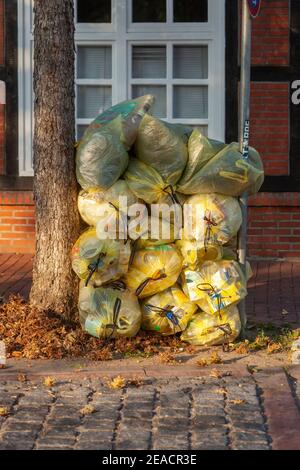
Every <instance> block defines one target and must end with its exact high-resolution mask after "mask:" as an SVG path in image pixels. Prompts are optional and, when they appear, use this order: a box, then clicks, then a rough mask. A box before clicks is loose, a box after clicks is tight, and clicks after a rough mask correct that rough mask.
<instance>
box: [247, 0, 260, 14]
mask: <svg viewBox="0 0 300 470" xmlns="http://www.w3.org/2000/svg"><path fill="white" fill-rule="evenodd" d="M261 1H262V0H248V5H249V10H250V15H251V16H252V18H256V16H257V15H258V14H259V10H260V7H261Z"/></svg>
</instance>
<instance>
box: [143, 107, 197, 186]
mask: <svg viewBox="0 0 300 470" xmlns="http://www.w3.org/2000/svg"><path fill="white" fill-rule="evenodd" d="M134 149H135V154H136V157H137V158H138V159H139V160H141V161H142V162H143V163H145V164H146V165H149V166H151V168H154V169H155V170H156V171H157V172H158V173H159V174H160V175H161V177H162V179H163V180H164V181H165V182H166V184H170V185H175V184H176V182H177V181H178V180H179V178H180V176H181V175H182V172H183V170H184V168H185V166H186V162H187V158H188V152H187V145H186V143H185V142H184V139H183V134H182V132H180V130H179V127H178V125H177V126H176V125H175V126H172V124H166V123H164V122H163V121H160V120H159V119H156V118H155V117H153V116H150V115H149V114H146V115H145V116H144V118H143V120H142V122H141V124H140V126H139V129H138V134H137V139H136V141H135V145H134Z"/></svg>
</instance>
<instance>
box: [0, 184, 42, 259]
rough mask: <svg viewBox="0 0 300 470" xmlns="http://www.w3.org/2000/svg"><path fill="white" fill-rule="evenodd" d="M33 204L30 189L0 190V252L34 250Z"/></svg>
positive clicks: (26, 251) (29, 251)
mask: <svg viewBox="0 0 300 470" xmlns="http://www.w3.org/2000/svg"><path fill="white" fill-rule="evenodd" d="M34 224H35V219H34V204H33V200H32V193H31V192H30V191H27V192H21V191H6V192H5V193H4V192H0V252H1V253H33V252H34V244H35V237H34V228H35V226H34Z"/></svg>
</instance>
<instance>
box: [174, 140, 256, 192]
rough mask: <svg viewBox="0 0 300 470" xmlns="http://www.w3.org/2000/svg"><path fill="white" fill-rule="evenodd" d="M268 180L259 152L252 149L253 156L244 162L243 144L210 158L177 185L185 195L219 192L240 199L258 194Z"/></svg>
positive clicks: (234, 144)
mask: <svg viewBox="0 0 300 470" xmlns="http://www.w3.org/2000/svg"><path fill="white" fill-rule="evenodd" d="M263 181H264V170H263V164H262V161H261V158H260V156H259V153H258V152H257V151H256V150H255V149H254V148H252V147H250V148H249V157H248V159H244V158H243V157H242V154H241V152H240V151H239V145H238V144H237V143H236V142H233V143H231V144H229V145H226V146H225V147H224V148H223V149H221V150H220V151H219V152H218V153H217V154H216V155H214V156H213V157H212V158H210V159H209V160H208V161H207V162H206V163H205V164H204V165H203V166H202V167H201V168H200V169H199V170H198V171H196V173H194V174H193V175H192V176H191V177H190V178H189V179H188V180H186V179H185V180H184V181H183V182H181V181H179V182H178V183H177V191H179V192H181V193H183V194H210V193H219V194H225V195H228V196H240V195H242V194H243V193H248V194H255V193H257V192H258V191H259V189H260V187H261V185H262V183H263Z"/></svg>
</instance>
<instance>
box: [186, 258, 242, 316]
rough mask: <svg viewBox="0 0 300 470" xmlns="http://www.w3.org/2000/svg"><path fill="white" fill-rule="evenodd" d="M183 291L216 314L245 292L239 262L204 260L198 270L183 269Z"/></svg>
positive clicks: (233, 302)
mask: <svg viewBox="0 0 300 470" xmlns="http://www.w3.org/2000/svg"><path fill="white" fill-rule="evenodd" d="M183 286H184V289H183V290H184V292H185V293H186V294H187V295H188V297H189V299H190V300H192V301H195V302H196V303H197V304H198V305H199V307H200V308H201V309H202V310H203V311H204V312H207V313H218V314H220V311H221V310H223V309H224V308H226V307H229V306H230V305H233V304H236V303H238V302H239V301H240V300H242V299H243V298H244V297H245V296H246V295H247V288H246V279H245V277H244V275H243V273H242V270H241V267H240V265H239V263H237V262H236V261H230V260H221V261H206V262H205V263H203V265H202V266H201V268H200V269H199V270H198V271H192V270H190V269H186V270H185V271H184V284H183Z"/></svg>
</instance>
